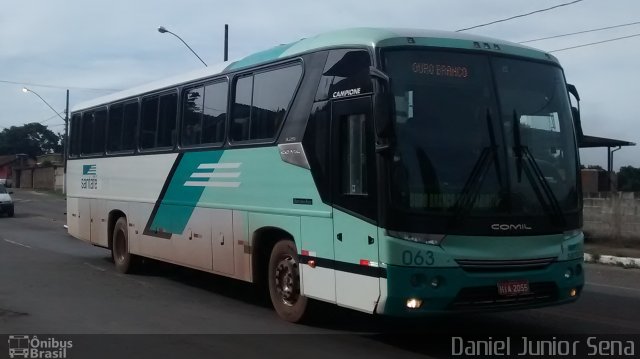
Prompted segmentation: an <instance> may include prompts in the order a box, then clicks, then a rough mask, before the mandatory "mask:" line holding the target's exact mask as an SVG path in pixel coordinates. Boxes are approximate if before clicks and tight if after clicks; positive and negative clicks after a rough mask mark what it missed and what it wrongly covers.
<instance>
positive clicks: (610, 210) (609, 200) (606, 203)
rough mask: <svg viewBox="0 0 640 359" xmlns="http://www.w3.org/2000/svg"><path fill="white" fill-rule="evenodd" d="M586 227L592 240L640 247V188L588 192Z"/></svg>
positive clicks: (585, 204) (585, 206) (585, 196)
mask: <svg viewBox="0 0 640 359" xmlns="http://www.w3.org/2000/svg"><path fill="white" fill-rule="evenodd" d="M583 229H584V232H585V235H586V236H587V238H589V239H592V240H600V239H603V240H610V241H622V242H625V243H633V244H634V245H635V244H637V245H638V247H640V192H598V193H585V194H584V228H583Z"/></svg>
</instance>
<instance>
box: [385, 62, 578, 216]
mask: <svg viewBox="0 0 640 359" xmlns="http://www.w3.org/2000/svg"><path fill="white" fill-rule="evenodd" d="M384 65H385V71H387V73H388V74H389V76H390V77H391V83H392V91H393V94H394V97H395V110H396V111H395V134H396V141H395V142H396V146H395V147H394V148H395V150H394V156H393V161H392V164H391V172H390V182H391V183H390V197H391V201H392V204H393V205H394V207H396V208H399V209H401V210H404V211H408V212H414V213H423V214H425V213H426V214H429V213H430V214H434V215H446V216H451V215H455V216H460V215H461V214H464V215H465V216H474V215H475V216H495V215H511V216H513V215H517V216H528V215H533V216H544V215H548V216H549V217H551V216H552V215H553V216H556V217H557V216H558V215H560V216H561V215H562V213H559V212H567V211H575V210H577V209H578V192H577V187H576V184H577V181H576V171H577V169H576V166H577V158H576V156H577V155H576V145H575V137H574V130H573V125H572V121H571V117H570V116H571V113H570V109H569V102H568V96H567V92H566V89H565V85H564V76H563V73H562V70H561V69H560V68H559V67H556V66H553V65H549V64H541V63H536V62H531V61H526V60H518V59H511V58H500V57H490V56H488V55H483V54H465V53H451V52H444V51H430V50H397V51H388V52H386V53H385V56H384Z"/></svg>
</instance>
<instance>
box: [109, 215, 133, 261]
mask: <svg viewBox="0 0 640 359" xmlns="http://www.w3.org/2000/svg"><path fill="white" fill-rule="evenodd" d="M111 258H113V262H114V263H115V265H116V270H117V271H118V272H120V273H133V272H134V271H135V269H136V267H137V264H138V257H137V256H136V255H135V254H131V253H129V230H128V228H127V219H126V218H125V217H120V218H118V220H117V221H116V224H115V226H114V227H113V237H112V239H111Z"/></svg>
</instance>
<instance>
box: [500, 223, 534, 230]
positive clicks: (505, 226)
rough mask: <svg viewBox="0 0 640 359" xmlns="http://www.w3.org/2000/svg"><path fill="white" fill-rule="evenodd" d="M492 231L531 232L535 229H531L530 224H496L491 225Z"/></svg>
mask: <svg viewBox="0 0 640 359" xmlns="http://www.w3.org/2000/svg"><path fill="white" fill-rule="evenodd" d="M491 229H493V230H494V231H530V230H532V229H533V228H531V227H529V225H528V224H526V223H522V224H500V223H495V224H492V225H491Z"/></svg>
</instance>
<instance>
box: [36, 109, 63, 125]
mask: <svg viewBox="0 0 640 359" xmlns="http://www.w3.org/2000/svg"><path fill="white" fill-rule="evenodd" d="M63 113H64V111H62V112H60V113H56V114H55V115H53V116H51V117H49V118H48V119H46V120H43V121H40V123H42V124H44V123H45V122H47V121H51V120H53V119H54V118H58V116H59V115H62V114H63Z"/></svg>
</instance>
